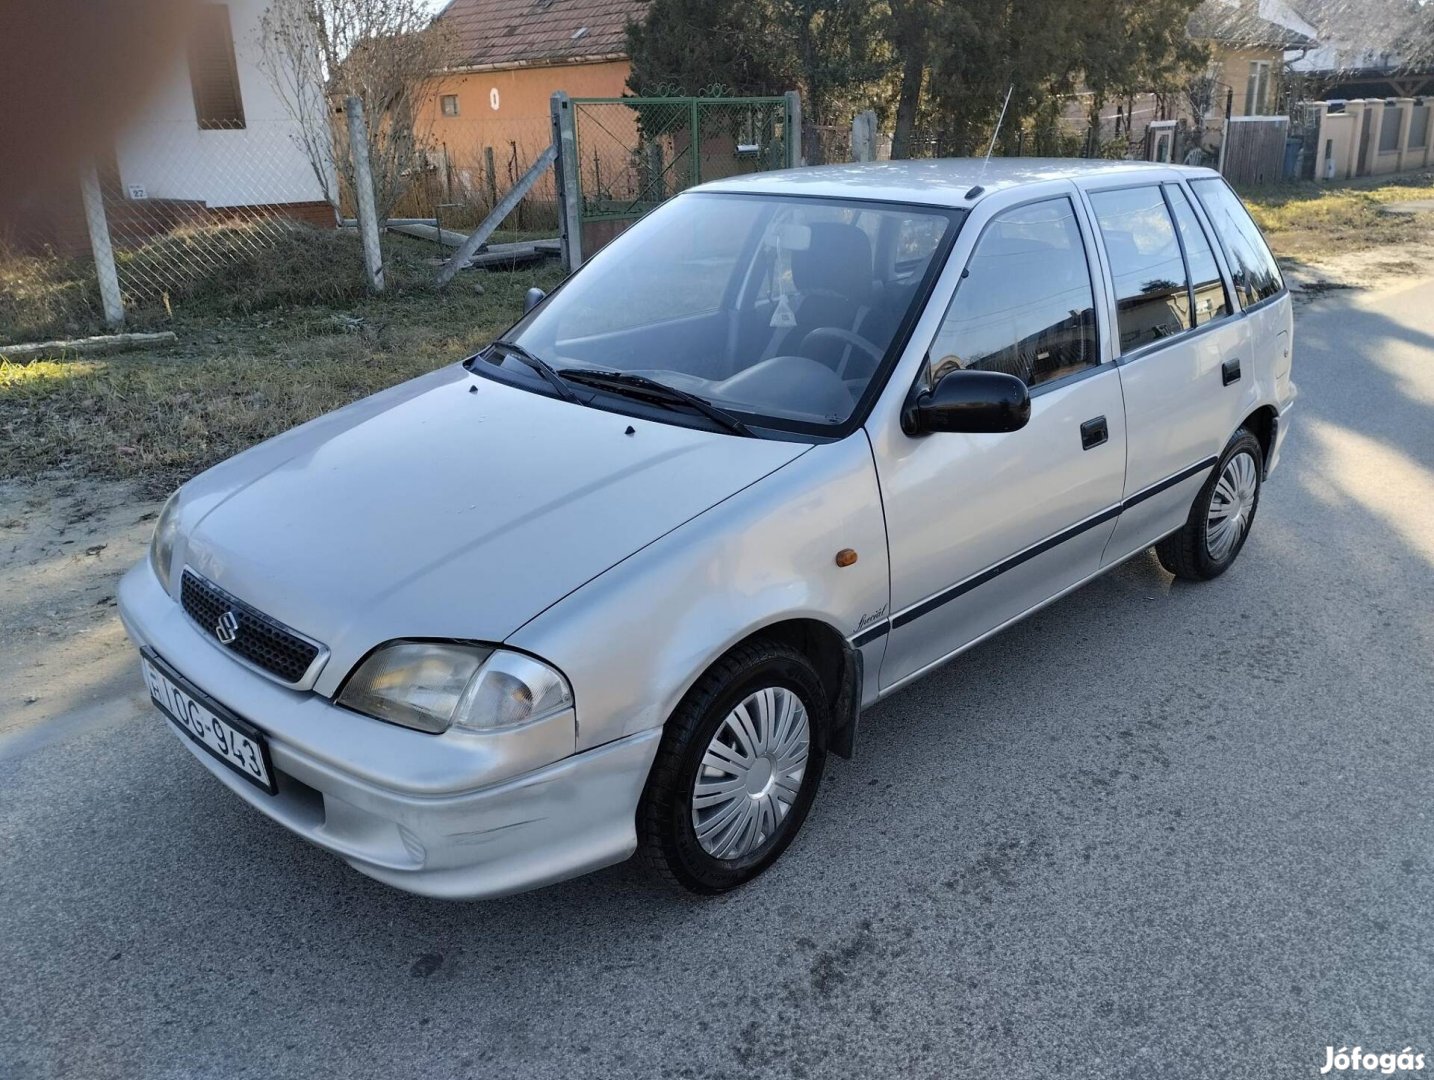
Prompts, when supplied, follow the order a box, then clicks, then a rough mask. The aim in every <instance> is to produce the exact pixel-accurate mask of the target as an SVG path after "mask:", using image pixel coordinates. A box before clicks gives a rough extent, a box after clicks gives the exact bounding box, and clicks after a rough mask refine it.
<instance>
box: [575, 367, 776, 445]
mask: <svg viewBox="0 0 1434 1080" xmlns="http://www.w3.org/2000/svg"><path fill="white" fill-rule="evenodd" d="M556 374H557V375H558V377H559V378H562V379H567V380H568V381H569V382H575V383H584V384H586V385H588V386H596V387H598V388H599V389H602V390H610V391H613V392H614V393H619V394H623V393H625V394H627V396H629V397H641V398H647V399H656V401H657V402H658V403H660V404H665V405H686V406H688V407H689V408H692V409H696V410H697V411H698V412H700V413H701V414H702V415H703V416H705V417H707V419H709V420H711V421H712V422H713V423H715V424H718V425H720V426H722V427H724V428H726V429H727V430H728V431H730V432H733V433H734V434H737V435H748V436H750V435H752V429H751V428H749V427H748V426H747V425H746V424H744V423H742V421H740V420H738V419H737V418H736V417H735V416H733V415H732V414H731V413H729V412H728V411H727V410H726V409H721V408H718V407H717V406H716V405H713V404H712V402H710V401H708V400H707V399H706V398H704V397H698V396H697V395H696V394H689V393H688V392H687V391H686V390H679V389H678V388H677V387H675V386H668V385H667V384H666V383H665V382H658V381H657V380H656V379H649V378H648V377H647V376H646V375H636V374H634V373H633V372H631V371H605V370H603V369H602V368H563V369H562V370H561V371H559V372H557V373H556Z"/></svg>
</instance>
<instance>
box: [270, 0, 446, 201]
mask: <svg viewBox="0 0 1434 1080" xmlns="http://www.w3.org/2000/svg"><path fill="white" fill-rule="evenodd" d="M260 32H261V40H262V44H263V52H264V60H263V66H264V69H265V73H266V75H267V76H268V78H269V81H270V83H271V84H272V85H273V86H274V89H275V91H276V92H277V93H278V95H279V96H280V97H281V98H282V99H283V101H284V104H285V106H286V107H287V108H288V110H289V113H290V115H291V116H292V117H293V118H294V120H295V122H296V125H297V128H298V131H297V134H296V138H298V139H299V140H300V141H301V143H302V146H303V149H304V151H305V153H306V154H307V155H308V158H309V162H310V164H311V165H312V166H313V169H314V175H315V176H316V177H318V180H319V183H320V184H321V185H322V186H323V189H324V193H325V195H326V196H327V197H328V199H329V201H330V202H332V203H333V204H334V205H335V206H340V205H347V206H352V205H353V200H352V192H353V183H354V171H353V161H352V157H351V155H350V153H349V149H348V136H347V130H346V125H345V123H344V118H343V102H344V100H345V99H346V98H347V97H349V96H350V95H354V96H357V97H358V99H359V100H360V101H361V102H363V108H364V116H365V117H366V118H367V121H368V123H367V128H368V156H369V162H370V165H371V167H372V169H373V181H374V202H375V205H376V206H377V208H378V214H379V217H380V218H386V217H387V216H388V214H389V213H390V211H391V210H392V208H393V206H394V204H395V203H397V202H398V200H399V199H400V198H401V197H402V196H403V193H404V192H405V190H407V188H408V186H409V185H410V184H411V183H412V182H413V180H414V178H415V177H416V176H417V175H419V174H420V173H421V172H422V171H423V170H424V169H427V168H428V167H429V151H430V150H431V149H432V147H431V145H430V144H431V138H430V132H429V130H428V128H427V127H426V126H425V125H424V123H423V121H422V120H421V119H420V117H421V115H422V110H421V109H420V106H421V104H422V103H423V101H424V99H425V98H426V97H427V96H428V95H429V93H430V92H431V90H432V88H433V83H434V80H435V79H436V78H437V77H438V75H439V74H440V73H441V72H442V70H443V68H444V67H445V66H447V63H448V61H449V58H450V55H451V51H452V47H451V36H450V34H449V32H448V31H447V29H446V28H445V27H443V26H442V24H441V23H435V22H434V20H433V18H432V15H431V13H430V10H429V8H428V6H427V4H426V3H424V0H273V2H272V3H271V5H270V7H269V9H268V10H267V11H266V12H265V13H264V17H263V20H262V23H261V31H260Z"/></svg>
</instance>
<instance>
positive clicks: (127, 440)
mask: <svg viewBox="0 0 1434 1080" xmlns="http://www.w3.org/2000/svg"><path fill="white" fill-rule="evenodd" d="M317 235H324V234H317ZM335 235H337V234H335ZM415 243H416V245H417V247H416V248H414V247H413V246H410V245H402V246H401V247H399V248H398V250H396V251H393V250H391V251H389V252H387V253H386V265H387V266H388V267H389V269H390V275H389V276H390V284H391V290H390V291H389V292H386V293H385V294H384V295H382V296H370V295H369V294H368V292H367V290H366V289H365V288H364V287H363V283H362V277H361V270H360V271H359V274H360V276H359V277H358V279H357V283H356V284H353V283H349V284H336V283H335V278H333V277H329V278H328V279H326V280H320V279H318V275H320V274H322V273H323V271H324V268H325V267H326V266H327V265H328V261H329V260H330V259H335V260H338V261H339V263H340V265H338V266H336V267H334V268H333V269H336V270H338V271H340V272H343V271H344V267H343V266H342V265H341V264H342V261H343V260H342V258H341V255H342V252H341V251H339V252H338V253H337V254H336V251H338V249H333V250H331V249H330V246H329V241H328V238H327V237H326V238H325V239H324V240H322V241H320V246H319V247H317V248H316V249H310V250H303V251H298V252H294V253H291V255H290V257H285V254H284V252H282V251H278V252H274V253H272V254H266V255H264V256H263V259H264V260H265V261H264V262H263V263H261V264H255V265H251V267H250V274H251V275H253V276H246V275H244V274H241V273H239V271H238V270H236V271H235V273H234V276H232V277H226V278H224V279H223V280H222V281H216V282H212V283H206V284H204V285H203V286H202V287H199V288H196V289H195V290H194V291H193V292H191V293H188V294H186V295H185V296H183V297H180V298H179V299H178V300H177V301H175V302H174V303H173V311H174V314H173V318H172V319H171V318H166V319H165V320H164V325H165V326H167V327H169V328H171V329H173V330H174V331H175V333H176V334H177V335H178V337H179V344H178V345H175V346H170V347H167V348H162V349H152V350H141V351H135V352H129V353H122V354H117V355H114V356H108V357H72V358H71V357H64V356H56V357H46V358H42V359H36V360H33V361H31V362H28V363H10V362H8V361H4V360H3V359H0V480H14V479H21V480H23V479H27V478H34V477H37V476H40V475H44V474H51V473H56V472H61V471H62V472H64V473H65V474H67V475H69V476H74V477H96V478H105V479H128V480H135V481H138V482H139V483H140V484H141V486H142V488H143V489H144V490H146V491H147V492H149V493H152V494H161V493H163V492H164V491H166V490H168V489H170V488H172V487H174V486H175V485H176V484H178V483H180V482H182V481H183V480H185V479H187V478H188V477H190V476H193V475H194V474H195V473H197V472H199V471H201V470H202V469H204V468H206V467H208V466H209V465H212V464H214V463H215V462H217V461H220V460H223V459H224V458H226V457H229V456H231V455H233V454H235V453H238V452H239V451H240V450H243V449H245V448H246V447H248V446H251V445H253V444H254V443H256V442H259V441H261V440H263V439H266V438H269V437H271V436H274V435H277V434H279V433H280V432H283V431H286V430H288V429H289V428H291V427H294V426H295V425H297V424H300V423H303V422H304V421H305V420H309V419H312V418H313V417H315V416H319V415H321V414H323V413H326V412H329V411H331V410H333V409H336V408H338V407H340V406H342V405H345V404H348V403H349V402H351V401H354V400H357V399H358V398H361V397H365V396H367V395H369V394H371V393H374V392H375V391H378V390H381V389H383V388H385V387H388V386H391V385H393V384H395V383H398V382H402V381H404V380H406V379H410V378H413V377H415V376H417V375H421V374H423V373H425V372H427V371H431V370H433V369H435V368H438V367H442V366H443V365H445V364H450V363H453V362H455V361H457V360H460V359H462V358H463V357H465V356H467V355H470V354H471V353H472V352H474V351H475V350H477V349H478V348H480V347H481V346H483V345H484V344H486V343H487V342H488V341H490V340H492V338H493V337H494V336H495V335H497V334H498V333H500V332H501V331H502V330H503V329H505V328H506V327H507V326H508V325H509V324H510V323H511V322H513V320H515V319H516V318H517V317H518V315H519V314H520V313H521V311H522V306H523V296H524V293H525V292H526V291H527V289H528V287H529V286H531V285H534V284H536V285H539V286H541V287H543V288H548V289H550V288H552V287H553V286H554V285H556V284H557V282H558V281H559V280H560V278H561V270H560V269H559V268H558V267H557V266H556V265H555V264H554V263H551V262H548V263H543V264H539V265H537V266H533V267H530V268H525V269H520V270H517V271H514V272H511V273H497V272H473V271H469V272H464V273H462V274H461V275H460V276H459V277H458V278H456V279H455V280H454V281H453V282H452V284H451V285H450V286H449V287H448V288H446V289H443V290H437V289H435V288H433V286H432V279H433V273H434V268H433V267H431V266H429V265H428V264H427V258H428V253H427V252H425V251H424V249H423V245H422V244H421V242H415ZM256 258H258V256H256ZM355 264H356V265H360V264H357V261H356V260H355ZM479 287H481V289H482V292H479V291H478V289H479ZM3 353H4V349H3V346H0V357H3Z"/></svg>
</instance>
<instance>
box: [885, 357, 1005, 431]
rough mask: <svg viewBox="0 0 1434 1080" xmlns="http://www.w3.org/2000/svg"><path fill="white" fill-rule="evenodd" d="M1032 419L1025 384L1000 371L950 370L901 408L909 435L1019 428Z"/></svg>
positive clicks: (914, 395) (903, 421)
mask: <svg viewBox="0 0 1434 1080" xmlns="http://www.w3.org/2000/svg"><path fill="white" fill-rule="evenodd" d="M1030 418H1031V394H1030V391H1029V390H1027V389H1026V384H1025V383H1024V382H1022V381H1021V380H1020V379H1018V378H1016V377H1015V376H1014V375H1007V374H1006V373H1005V372H1001V371H948V372H947V373H946V374H945V375H943V376H941V378H940V379H938V380H937V381H936V385H935V386H933V387H932V388H931V389H930V390H926V391H924V392H921V393H915V394H912V396H911V397H910V398H909V399H908V400H907V402H906V408H904V409H902V411H901V430H902V431H904V432H906V434H908V435H926V434H929V433H931V432H934V431H961V432H967V433H971V434H985V433H991V432H1001V431H1018V430H1020V429H1021V428H1023V427H1025V426H1026V421H1028V420H1029V419H1030Z"/></svg>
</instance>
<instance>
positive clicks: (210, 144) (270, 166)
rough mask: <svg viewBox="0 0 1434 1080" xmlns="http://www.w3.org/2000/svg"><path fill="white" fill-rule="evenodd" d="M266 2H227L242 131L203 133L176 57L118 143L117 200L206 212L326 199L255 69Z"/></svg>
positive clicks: (184, 60) (289, 123) (293, 129)
mask: <svg viewBox="0 0 1434 1080" xmlns="http://www.w3.org/2000/svg"><path fill="white" fill-rule="evenodd" d="M267 7H268V0H229V18H230V30H231V33H232V34H233V37H234V55H235V61H236V66H237V68H238V73H239V92H240V96H241V98H242V100H243V106H244V120H245V126H244V128H243V129H241V130H235V131H201V130H200V129H199V123H198V121H197V119H196V117H195V113H194V96H193V90H192V87H191V86H190V81H189V60H188V56H187V54H186V53H185V52H184V51H182V50H181V51H180V52H179V54H178V55H176V56H174V57H173V58H172V59H171V61H170V63H169V65H168V67H167V69H166V71H165V73H164V75H163V77H162V78H161V79H160V81H159V85H158V87H157V89H156V91H155V93H154V95H153V96H152V98H151V99H150V101H149V102H148V104H147V105H146V107H145V108H144V109H143V110H141V112H140V113H139V115H138V117H137V118H136V120H135V122H134V123H132V124H130V125H129V126H128V127H127V128H126V129H125V130H124V131H122V132H121V133H120V134H119V136H118V137H117V138H116V140H115V159H116V165H117V166H118V171H119V181H120V194H123V195H126V196H130V194H131V189H132V188H133V189H137V190H136V192H135V193H136V194H137V193H138V191H139V190H142V191H143V193H144V195H145V196H147V197H148V198H150V199H186V200H195V201H199V202H204V203H207V204H208V205H209V206H211V207H228V206H256V205H269V204H276V203H312V202H319V201H322V200H323V199H324V191H323V187H322V186H321V185H320V184H319V181H318V178H317V177H316V176H315V174H314V171H313V168H312V166H311V165H310V164H309V159H308V156H307V155H306V154H305V153H304V151H303V150H302V149H301V148H300V146H299V145H298V144H297V143H296V141H295V138H294V136H295V134H296V133H297V130H298V128H297V125H296V124H295V122H294V121H293V119H292V118H291V117H290V115H289V112H288V110H287V109H286V107H285V105H284V102H283V100H282V99H281V98H280V97H279V96H278V95H277V94H276V93H275V92H274V90H273V88H272V87H271V86H270V84H269V80H268V79H267V77H266V76H265V75H264V73H263V71H262V70H260V68H259V60H260V46H259V20H260V17H261V16H262V15H263V13H264V11H265V9H266V8H267Z"/></svg>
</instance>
